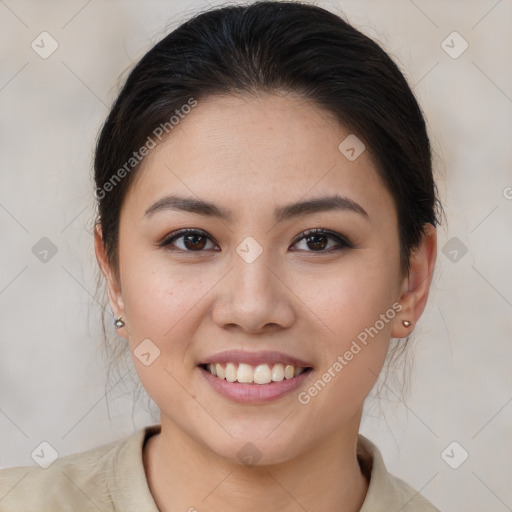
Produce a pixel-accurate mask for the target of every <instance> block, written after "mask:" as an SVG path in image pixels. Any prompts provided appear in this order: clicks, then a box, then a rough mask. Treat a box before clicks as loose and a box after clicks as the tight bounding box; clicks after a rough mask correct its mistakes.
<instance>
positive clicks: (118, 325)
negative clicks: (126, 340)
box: [114, 316, 125, 329]
mask: <svg viewBox="0 0 512 512" xmlns="http://www.w3.org/2000/svg"><path fill="white" fill-rule="evenodd" d="M124 325H125V324H124V320H123V317H121V316H120V317H119V318H114V326H115V328H116V329H121V327H124Z"/></svg>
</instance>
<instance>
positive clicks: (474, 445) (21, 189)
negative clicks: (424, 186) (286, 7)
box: [0, 0, 512, 512]
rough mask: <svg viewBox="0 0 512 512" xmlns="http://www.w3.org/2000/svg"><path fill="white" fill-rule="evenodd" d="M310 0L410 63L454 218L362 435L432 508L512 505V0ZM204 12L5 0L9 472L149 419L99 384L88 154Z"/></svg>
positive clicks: (199, 5)
mask: <svg viewBox="0 0 512 512" xmlns="http://www.w3.org/2000/svg"><path fill="white" fill-rule="evenodd" d="M233 3H235V2H230V3H229V4H233ZM316 3H317V4H318V5H321V6H323V7H326V8H328V9H329V10H332V11H334V12H337V13H342V12H344V13H345V15H346V17H347V18H348V20H349V21H350V22H352V23H353V24H354V25H355V26H356V27H357V28H359V29H360V30H362V31H363V32H365V33H366V34H368V35H369V36H371V37H373V38H375V39H377V40H378V41H379V42H380V43H381V44H382V45H383V46H384V48H385V49H386V50H387V51H388V52H389V53H390V54H391V56H392V57H393V58H394V59H395V60H396V61H397V62H398V64H399V65H400V67H401V69H402V70H403V71H404V73H405V75H406V77H407V79H408V80H409V82H410V84H411V85H412V86H413V88H414V91H415V93H416V95H417V97H418V99H419V101H420V103H421V105H422V108H423V109H424V112H425V115H426V118H427V121H428V127H429V132H430V135H431V139H432V144H433V149H434V152H435V166H436V176H437V179H438V183H439V188H440V196H441V200H442V201H443V203H444V208H445V212H446V215H447V223H446V224H445V225H444V226H443V227H441V228H440V229H439V255H438V265H437V270H436V275H435V278H434V284H433V287H432V290H431V296H430V299H429V303H428V306H427V309H426V312H425V313H424V316H423V317H422V319H421V321H420V323H419V324H418V326H417V327H416V328H415V331H414V340H413V341H412V343H411V346H410V347H409V359H410V361H412V362H413V363H414V364H413V367H412V371H411V373H410V382H409V384H408V390H409V391H408V393H406V394H402V392H401V388H400V378H399V377H400V369H399V368H397V369H396V370H395V371H396V372H397V373H396V375H397V377H398V381H397V385H396V386H392V385H391V383H392V381H393V378H392V377H393V375H391V378H390V379H391V380H390V385H389V387H388V388H385V389H384V392H383V398H382V399H381V400H380V401H377V400H370V401H369V402H368V407H367V411H366V416H365V418H364V420H363V424H362V428H361V432H362V433H363V434H364V435H366V436H367V437H369V438H370V439H372V440H373V441H374V442H375V443H376V444H377V445H378V446H379V448H380V449H381V451H382V453H383V456H384V459H385V462H386V464H387V466H388V468H389V470H390V471H392V472H393V473H394V474H396V475H397V476H400V477H402V478H403V479H405V480H406V481H407V482H408V483H410V484H411V485H412V486H413V487H415V488H416V489H417V490H419V491H421V493H422V494H424V495H425V496H426V497H427V498H429V499H430V500H431V501H433V502H434V504H435V505H436V506H437V507H439V508H440V509H441V510H443V511H445V512H450V511H459V510H465V511H467V512H481V511H482V510H486V511H491V510H492V511H496V512H501V511H506V510H512V488H511V486H510V477H511V471H510V462H509V461H510V458H511V455H512V436H511V423H512V404H511V402H512V387H511V373H512V372H511V361H512V357H511V356H512V348H511V344H510V338H511V336H510V332H511V328H512V315H511V313H512V286H511V284H512V283H511V281H512V267H511V265H510V261H511V258H510V256H511V253H512V250H511V249H512V237H511V233H512V230H511V228H512V215H511V211H512V172H511V163H512V162H511V150H510V145H511V141H512V129H511V119H512V116H511V111H512V76H511V73H512V72H511V65H510V58H511V52H510V48H511V47H512V35H511V29H512V18H511V14H512V2H511V1H510V0H501V1H497V0H480V1H441V0H439V1H433V0H432V1H421V0H415V1H412V0H397V1H390V0H387V1H381V2H376V1H361V0H358V1H342V0H339V1H334V0H330V1H325V2H322V1H319V2H316ZM209 5H211V6H213V5H221V3H220V2H214V1H213V0H211V1H209V2H207V1H199V0H198V1H194V2H192V1H172V2H171V1H145V2H142V1H122V2H121V1H114V0H110V1H101V0H90V1H84V0H80V1H74V0H73V1H65V2H64V1H62V2H56V1H45V2H38V1H36V0H31V1H23V0H20V1H15V0H0V41H1V42H0V52H1V67H0V113H1V123H0V166H1V174H0V232H1V251H0V263H1V265H0V326H1V341H0V343H1V345H0V347H1V352H0V353H1V358H0V433H1V435H0V466H1V467H9V466H15V465H25V464H33V460H32V459H31V457H30V454H31V452H32V451H33V450H34V448H35V447H36V446H38V445H39V443H40V442H41V441H47V442H49V443H50V444H51V445H52V446H53V447H55V449H56V450H57V451H58V453H59V454H60V455H61V456H62V455H66V454H69V453H73V452H77V451H82V450H85V449H88V448H92V447H95V446H98V445H100V444H103V443H106V442H109V441H112V440H115V439H118V438H120V437H122V436H125V435H128V434H131V433H132V432H133V431H134V430H136V429H138V428H141V427H142V426H144V425H148V424H151V423H155V422H157V420H155V418H154V417H152V416H151V415H150V413H149V412H148V411H146V410H145V409H144V408H143V407H142V403H143V401H139V402H137V403H136V406H135V408H134V409H132V402H133V391H132V387H131V385H130V382H131V381H130V379H129V377H128V376H127V377H126V378H125V379H124V380H123V381H121V382H118V383H117V384H116V378H115V376H114V377H112V384H111V385H110V386H108V385H107V380H106V379H107V377H106V366H107V362H106V356H105V355H104V350H103V341H102V334H101V329H100V317H101V307H100V306H99V304H98V302H97V301H96V297H95V283H96V275H97V269H96V260H95V257H94V250H93V238H92V223H93V220H94V197H93V185H92V181H91V177H90V176H91V159H92V152H93V146H94V141H95V137H96V134H97V132H98V129H99V127H100V125H101V123H102V122H103V120H104V118H105V116H106V115H107V113H108V107H109V106H110V105H111V102H112V101H113V99H114V98H115V96H116V92H117V88H118V85H119V83H120V81H119V77H120V75H121V73H122V72H124V71H125V70H126V69H127V68H128V67H129V66H130V65H131V64H133V63H134V62H135V60H136V59H138V58H140V57H141V56H142V55H143V54H144V53H145V52H146V51H147V50H148V49H149V48H150V47H151V46H152V45H153V44H154V43H155V42H156V41H158V40H159V39H161V38H162V37H163V36H164V35H165V34H166V33H167V32H168V31H169V30H170V29H172V28H174V27H176V26H177V25H178V24H180V23H181V22H182V21H184V20H185V19H187V18H188V17H189V16H190V15H191V14H193V13H195V12H197V11H198V10H203V9H206V8H208V7H209ZM222 5H228V4H227V3H224V4H222ZM42 32H48V33H49V34H50V36H51V38H53V39H54V40H55V41H56V43H57V44H58V48H57V49H56V50H55V52H54V53H52V54H51V55H49V56H48V57H47V58H42V57H41V56H40V54H39V53H37V52H36V51H34V49H33V48H32V47H31V43H32V42H33V41H35V42H36V44H37V42H38V41H39V46H41V43H40V41H41V37H44V38H45V41H46V43H45V45H44V46H45V48H46V51H48V50H49V49H51V44H52V42H51V40H50V39H49V38H48V36H40V34H41V33H42ZM453 32H457V34H453ZM443 41H444V42H443ZM466 44H467V45H468V47H467V49H466V50H465V51H464V52H463V53H460V52H461V51H462V50H463V49H464V47H465V45H466ZM40 51H42V48H40ZM459 53H460V55H459ZM123 76H126V75H123ZM44 237H46V238H48V239H49V240H50V241H51V243H52V244H53V245H54V246H55V248H54V251H55V250H56V253H55V254H53V253H52V252H51V249H50V252H49V253H47V254H46V255H43V254H42V253H41V247H43V248H46V250H48V247H49V246H48V242H47V241H43V242H40V240H41V239H42V238H44ZM38 243H39V244H43V245H42V246H41V245H37V244H38ZM44 244H46V245H44ZM34 246H35V249H34ZM41 258H42V259H43V260H44V259H45V258H46V260H45V261H41ZM109 329H110V331H109V332H110V334H111V335H114V332H113V330H112V329H111V327H110V325H109ZM118 342H119V343H121V344H122V343H123V341H122V339H119V341H118ZM114 384H115V385H114ZM106 385H107V388H106ZM143 398H144V397H143ZM107 405H108V408H107ZM454 441H455V442H456V443H457V444H456V445H453V444H451V443H452V442H454ZM450 445H451V446H450ZM447 447H449V448H448V449H447V450H446V448H447ZM466 452H467V454H468V458H467V460H465V461H464V462H463V463H462V464H460V465H459V466H458V467H457V469H454V468H452V467H451V466H450V464H451V465H452V466H457V465H458V464H459V463H460V462H461V460H462V459H463V457H464V454H465V453H466ZM443 454H444V455H443ZM447 461H448V462H449V463H450V464H448V463H447ZM2 492H3V490H2ZM1 497H2V496H1V495H0V505H1Z"/></svg>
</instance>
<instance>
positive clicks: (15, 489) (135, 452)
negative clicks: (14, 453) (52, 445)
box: [0, 426, 156, 512]
mask: <svg viewBox="0 0 512 512" xmlns="http://www.w3.org/2000/svg"><path fill="white" fill-rule="evenodd" d="M155 428H156V427H155V426H152V427H146V428H144V429H141V430H138V431H137V432H135V433H134V434H132V435H131V436H129V437H126V438H123V439H119V440H117V441H113V442H111V443H108V444H105V445H102V446H99V447H97V448H93V449H91V450H87V451H84V452H80V453H75V454H72V455H67V456H64V457H60V458H58V459H57V460H55V462H53V463H52V464H51V465H50V466H49V467H47V468H46V469H44V468H42V467H39V466H20V467H15V468H7V469H2V470H0V500H1V501H0V510H5V511H7V510H8V511H9V512H22V511H29V510H30V511H33V512H37V511H49V510H52V511H68V510H69V511H71V510H80V511H81V512H82V511H83V512H88V511H92V510H94V511H95V512H97V511H98V509H99V510H102V511H103V512H109V511H114V510H115V509H116V508H115V507H116V505H117V503H116V493H117V492H118V489H119V486H120V482H121V478H120V474H121V473H124V470H127V472H126V477H127V483H128V482H129V480H130V475H132V477H133V478H135V479H139V480H138V485H142V486H143V487H142V488H143V489H144V485H147V482H146V480H145V476H144V468H143V463H142V446H143V442H144V440H145V438H146V437H147V435H148V434H149V433H150V432H152V431H153V430H154V429H155ZM152 429H153V430H152ZM141 476H142V478H144V481H143V482H141V481H140V477H141ZM145 498H146V496H145Z"/></svg>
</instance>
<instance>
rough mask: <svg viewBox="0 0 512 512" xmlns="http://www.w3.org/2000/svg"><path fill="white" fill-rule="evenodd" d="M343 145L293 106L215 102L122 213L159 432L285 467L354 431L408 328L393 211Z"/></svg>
mask: <svg viewBox="0 0 512 512" xmlns="http://www.w3.org/2000/svg"><path fill="white" fill-rule="evenodd" d="M348 135H350V131H349V130H347V129H346V128H345V127H343V126H341V125H340V124H339V123H338V122H337V121H336V120H335V119H334V118H333V117H332V116H330V115H329V114H328V113H327V112H325V111H323V110H319V109H318V108H317V107H316V106H315V105H313V104H311V103H310V102H308V101H306V100H304V99H301V98H300V97H298V96H294V95H286V96H284V95H281V96H280V95H264V96H261V97H259V98H257V99H255V98H247V97H213V98H209V99H207V100H203V101H200V102H199V103H198V105H197V106H196V107H195V108H194V109H193V110H192V112H191V113H190V114H189V115H188V116H187V117H186V118H185V119H183V120H181V122H180V124H179V125H177V126H176V127H175V128H174V129H173V131H172V134H171V136H170V137H169V138H168V139H167V140H166V141H165V142H163V143H162V144H160V145H159V146H158V147H157V148H155V149H153V150H152V151H151V152H150V154H149V155H148V157H147V158H146V160H145V162H144V165H143V167H142V168H141V169H140V170H139V174H138V176H137V179H136V181H134V182H133V184H132V186H131V188H130V190H129V192H128V194H127V196H126V197H125V200H124V203H123V207H122V210H121V217H120V236H119V276H120V282H119V289H115V288H114V286H113V285H112V283H110V286H111V298H112V300H113V302H115V307H116V308H117V312H120V313H122V314H123V318H124V319H125V321H126V330H123V331H122V334H125V335H126V336H127V337H128V339H129V344H130V349H131V350H132V354H133V361H134V365H135V368H136V370H137V372H138V375H139V377H140V379H141V382H142V384H143V386H144V387H145V389H146V390H147V392H148V394H149V395H150V397H151V398H152V399H153V400H154V401H155V403H156V404H157V405H158V407H159V408H160V410H161V413H162V425H164V424H165V423H167V424H168V425H172V426H173V427H174V428H177V429H179V431H180V432H183V433H184V434H185V435H186V436H187V438H189V439H191V440H193V442H196V443H198V444H199V445H201V446H203V447H207V448H209V449H210V450H211V451H212V452H214V453H216V454H218V455H220V456H222V457H226V458H228V459H232V460H237V459H240V454H239V453H238V452H239V450H240V448H241V447H242V446H244V445H245V443H246V442H248V441H250V442H252V443H253V444H254V445H255V446H256V447H257V448H258V450H259V454H260V455H261V456H262V459H261V460H262V462H268V463H276V462H281V461H285V460H289V459H292V458H293V457H296V456H298V455H300V454H301V453H304V452H306V451H307V450H308V449H312V448H313V447H315V446H316V445H319V444H321V443H323V442H325V441H326V440H328V439H332V438H333V437H334V436H336V435H337V434H338V433H339V432H341V431H349V430H350V431H354V430H355V431H357V428H358V426H359V420H360V414H361V408H362V405H363V402H364V399H365V397H366V396H367V394H368V393H369V391H370V390H371V388H372V386H373V384H374V383H375V381H376V378H377V375H378V374H379V372H380V370H381V368H382V365H383V362H384V359H385V356H386V352H387V349H388V342H389V339H390V337H391V336H392V335H395V334H394V329H396V324H397V323H398V322H401V318H400V320H399V314H398V310H399V309H400V306H398V304H397V302H398V300H399V299H400V294H401V290H402V287H403V278H402V276H401V272H400V263H399V262H400V257H399V240H398V221H397V215H396V209H395V206H394V202H393V199H392V197H391V195H390V193H389V192H388V191H387V189H386V188H385V186H384V184H383V182H382V180H381V179H380V177H379V176H378V174H377V172H376V171H375V168H374V166H373V164H372V161H371V159H370V156H369V153H368V151H363V152H362V153H361V154H360V156H358V157H357V158H356V159H355V160H354V159H352V160H349V159H348V158H347V157H346V156H345V154H344V153H343V152H341V151H340V150H339V149H338V146H339V145H340V143H341V142H342V141H343V140H344V139H345V138H346V137H347V136H348ZM347 154H348V155H349V156H352V154H351V152H350V151H349V152H348V153H347ZM170 196H175V197H180V198H183V199H184V200H183V201H181V202H180V201H176V200H174V201H171V200H170V199H169V197H170ZM335 197H338V202H337V203H336V204H335V205H333V202H332V201H331V202H329V201H325V202H324V203H322V202H321V201H319V202H317V203H315V202H314V201H316V200H320V199H324V198H329V199H334V198H335ZM166 198H167V199H166ZM185 200H193V201H203V202H205V203H209V204H210V206H204V205H203V206H202V207H200V205H199V203H196V204H195V206H194V204H193V203H192V202H189V203H187V202H186V201H185ZM311 201H313V202H311ZM308 202H310V204H309V206H308V205H305V206H303V207H302V208H301V207H293V208H292V207H291V205H294V204H296V203H308ZM322 204H323V206H322ZM198 205H199V206H198ZM184 229H187V230H190V232H189V233H185V234H183V232H179V230H184ZM314 229H317V230H319V231H318V232H316V233H315V232H313V233H311V230H314ZM365 334H366V335H365ZM144 340H146V341H144ZM147 340H150V341H147ZM141 343H142V344H141ZM136 354H138V356H137V355H136ZM228 362H232V363H234V369H235V373H234V374H233V368H232V367H230V369H227V363H228ZM205 363H212V364H214V363H222V364H221V367H222V368H221V369H220V370H218V371H217V374H219V373H222V369H224V370H225V371H227V373H228V376H227V377H228V378H229V379H231V380H232V379H233V375H236V378H237V379H240V380H244V379H247V380H251V381H252V380H253V379H254V378H256V379H257V380H259V379H261V382H266V381H268V379H269V378H272V373H273V372H274V377H275V379H276V380H275V381H272V382H271V383H266V384H258V383H254V382H251V383H239V382H238V381H235V382H229V381H228V380H225V379H223V380H221V379H220V377H219V375H217V376H214V375H212V374H211V373H210V372H208V369H205V367H204V366H203V365H204V364H205ZM240 363H243V365H242V369H241V370H239V373H236V370H237V367H238V365H239V364H240ZM293 363H295V365H294V367H295V370H294V369H290V368H288V370H286V365H287V364H289V365H293ZM280 364H283V368H282V369H281V367H280V366H279V365H280ZM247 365H249V366H247ZM300 367H302V368H307V369H306V370H305V371H303V372H302V373H301V374H300V375H298V376H296V377H293V378H286V377H285V378H283V377H282V370H284V371H285V372H286V371H287V372H288V376H291V375H292V374H294V373H300V371H301V370H297V368H300ZM215 368H216V369H217V368H218V367H217V366H215ZM215 372H216V370H214V373H215ZM290 372H292V373H290ZM269 375H270V377H269ZM280 379H281V380H280Z"/></svg>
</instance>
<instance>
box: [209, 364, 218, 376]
mask: <svg viewBox="0 0 512 512" xmlns="http://www.w3.org/2000/svg"><path fill="white" fill-rule="evenodd" d="M208 369H209V370H210V373H211V374H212V375H217V368H216V365H214V364H209V365H208Z"/></svg>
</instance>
